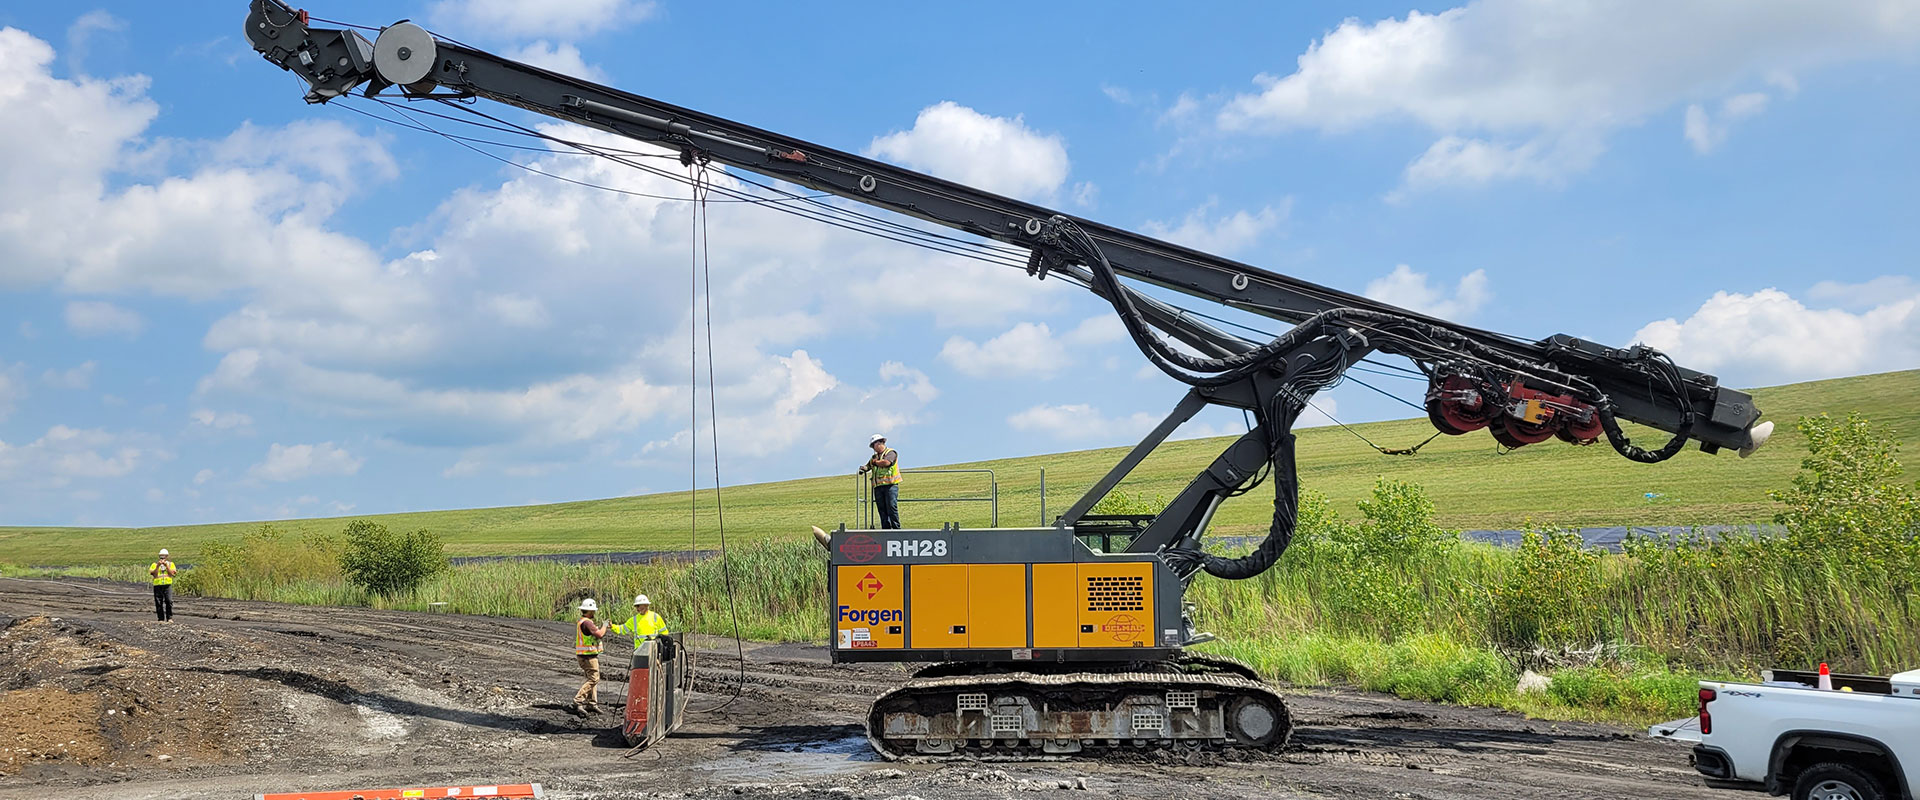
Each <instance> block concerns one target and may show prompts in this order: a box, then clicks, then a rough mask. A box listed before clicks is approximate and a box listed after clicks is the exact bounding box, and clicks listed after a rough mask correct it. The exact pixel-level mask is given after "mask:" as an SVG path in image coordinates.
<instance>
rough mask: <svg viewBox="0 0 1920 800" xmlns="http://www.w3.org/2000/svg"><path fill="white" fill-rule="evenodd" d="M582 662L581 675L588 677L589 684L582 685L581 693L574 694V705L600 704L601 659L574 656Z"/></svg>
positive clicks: (597, 657)
mask: <svg viewBox="0 0 1920 800" xmlns="http://www.w3.org/2000/svg"><path fill="white" fill-rule="evenodd" d="M574 658H577V659H579V660H580V674H582V675H585V676H587V682H586V683H583V684H580V691H577V692H574V693H573V704H574V705H576V706H578V705H599V704H600V657H599V656H579V655H577V656H574Z"/></svg>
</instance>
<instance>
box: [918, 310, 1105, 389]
mask: <svg viewBox="0 0 1920 800" xmlns="http://www.w3.org/2000/svg"><path fill="white" fill-rule="evenodd" d="M1125 335H1126V329H1125V328H1124V327H1122V326H1121V324H1120V320H1119V318H1118V317H1115V316H1113V315H1112V314H1100V315H1096V316H1092V317H1088V318H1087V319H1085V320H1083V321H1082V322H1081V323H1080V324H1078V325H1076V326H1074V327H1073V329H1072V330H1069V331H1067V332H1066V333H1064V334H1061V335H1057V336H1056V335H1055V334H1054V332H1053V329H1052V328H1051V327H1050V326H1048V325H1047V324H1046V323H1044V322H1038V323H1036V322H1022V323H1019V324H1016V325H1014V326H1013V327H1012V328H1010V329H1008V330H1007V331H1006V332H1005V333H1002V334H1000V335H999V336H995V337H993V338H991V339H988V340H986V341H985V342H975V341H973V340H972V339H968V338H966V337H963V336H954V337H951V338H949V339H947V343H946V344H945V345H943V346H942V347H941V348H940V360H941V361H944V362H946V363H947V365H948V366H950V367H953V368H954V369H956V370H959V371H960V372H961V373H962V374H964V375H968V376H971V377H975V378H1014V377H1043V378H1046V377H1052V376H1054V375H1055V374H1058V373H1059V372H1060V370H1062V369H1065V368H1066V367H1067V366H1069V365H1071V364H1073V363H1074V360H1075V359H1074V357H1073V356H1074V353H1075V352H1076V351H1085V350H1086V349H1088V348H1091V347H1093V346H1096V345H1101V344H1106V343H1109V342H1115V341H1118V340H1119V339H1120V338H1121V337H1123V336H1125Z"/></svg>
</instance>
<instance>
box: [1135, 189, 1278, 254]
mask: <svg viewBox="0 0 1920 800" xmlns="http://www.w3.org/2000/svg"><path fill="white" fill-rule="evenodd" d="M1219 205H1220V202H1219V200H1218V199H1211V200H1208V201H1207V202H1206V203H1205V204H1203V205H1201V206H1200V207H1199V208H1196V209H1194V210H1192V211H1190V212H1188V213H1187V216H1186V217H1185V218H1184V219H1182V220H1180V221H1179V222H1178V223H1169V222H1161V221H1149V222H1148V223H1146V224H1145V225H1142V226H1141V231H1142V232H1144V233H1146V234H1147V235H1149V236H1154V237H1158V238H1161V239H1165V240H1167V241H1169V242H1173V243H1175V244H1183V245H1186V246H1188V247H1191V248H1193V249H1195V250H1199V251H1202V252H1207V253H1213V254H1215V255H1223V256H1231V255H1234V254H1236V253H1240V252H1242V251H1245V250H1246V249H1247V248H1248V247H1251V246H1253V245H1254V244H1256V243H1258V242H1259V241H1260V239H1262V238H1263V237H1265V236H1266V235H1267V234H1268V233H1271V232H1272V231H1273V230H1274V229H1275V228H1277V227H1279V226H1280V225H1281V224H1282V223H1284V222H1286V220H1287V217H1288V215H1290V214H1291V213H1292V211H1293V198H1291V197H1289V198H1287V199H1286V200H1283V201H1281V203H1280V205H1279V206H1278V207H1275V206H1262V207H1261V208H1260V210H1259V211H1253V212H1248V211H1246V210H1244V209H1242V210H1240V211H1235V212H1233V213H1232V214H1223V215H1218V216H1216V215H1215V214H1214V212H1215V210H1216V209H1218V207H1219Z"/></svg>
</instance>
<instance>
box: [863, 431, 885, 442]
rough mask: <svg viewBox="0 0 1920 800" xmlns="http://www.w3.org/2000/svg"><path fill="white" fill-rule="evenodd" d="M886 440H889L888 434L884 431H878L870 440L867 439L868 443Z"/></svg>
mask: <svg viewBox="0 0 1920 800" xmlns="http://www.w3.org/2000/svg"><path fill="white" fill-rule="evenodd" d="M886 440H887V435H886V434H884V433H876V434H874V435H873V438H870V439H868V440H867V444H873V443H874V442H884V441H886Z"/></svg>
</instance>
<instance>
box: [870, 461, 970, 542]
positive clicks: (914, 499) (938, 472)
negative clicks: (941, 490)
mask: <svg viewBox="0 0 1920 800" xmlns="http://www.w3.org/2000/svg"><path fill="white" fill-rule="evenodd" d="M900 474H901V475H902V476H905V475H985V476H987V493H986V495H984V496H968V497H902V498H900V502H902V503H987V504H988V505H989V507H991V508H992V514H993V524H992V527H995V528H998V527H1000V479H999V478H998V477H996V476H995V475H994V474H993V470H990V469H903V470H900ZM854 477H856V478H858V479H859V480H860V527H862V528H866V529H869V530H871V529H872V528H873V527H874V526H875V525H877V524H878V523H877V521H876V520H877V518H878V516H879V509H878V508H877V507H876V506H875V505H874V504H873V487H872V486H871V485H869V484H868V483H867V476H865V475H856V476H854Z"/></svg>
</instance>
